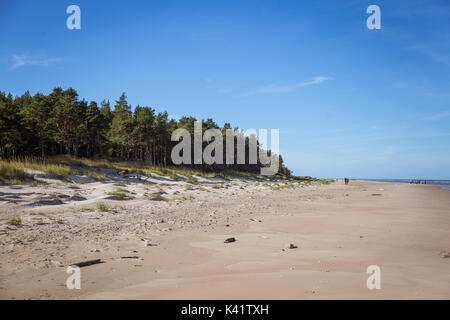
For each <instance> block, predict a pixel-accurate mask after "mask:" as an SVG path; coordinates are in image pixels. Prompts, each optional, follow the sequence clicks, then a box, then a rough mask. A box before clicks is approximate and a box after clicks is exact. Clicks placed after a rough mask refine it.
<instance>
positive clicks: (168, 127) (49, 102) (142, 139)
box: [0, 87, 290, 175]
mask: <svg viewBox="0 0 450 320" xmlns="http://www.w3.org/2000/svg"><path fill="white" fill-rule="evenodd" d="M196 121H197V119H196V118H194V117H187V116H184V117H182V118H181V119H179V120H178V121H176V120H174V119H169V116H168V113H167V112H166V111H164V112H157V111H156V110H155V109H153V108H150V107H143V106H140V105H137V106H135V107H134V109H133V108H132V106H131V105H130V104H129V103H128V101H127V97H126V94H125V93H122V95H121V96H120V98H119V100H117V101H115V104H114V106H113V107H112V108H111V105H110V102H109V101H108V100H103V101H102V102H101V103H100V105H98V104H97V103H96V102H95V101H90V102H87V101H86V100H84V99H82V100H80V99H79V97H78V93H77V92H76V91H75V90H74V89H72V88H68V89H67V90H63V89H62V88H59V87H58V88H54V89H53V91H52V92H51V93H50V94H49V95H44V94H42V93H36V94H35V95H34V96H32V95H30V93H29V92H28V91H27V92H25V93H24V94H23V95H21V96H15V97H13V95H12V94H6V93H4V92H0V159H11V158H22V157H41V158H45V157H48V156H54V155H62V154H69V155H73V156H75V157H87V158H113V159H120V160H132V161H143V162H146V163H148V164H149V165H157V166H172V165H173V163H172V162H171V159H170V158H171V157H170V155H171V150H172V147H173V146H174V145H176V144H177V142H175V141H171V134H172V132H173V131H174V130H175V129H178V128H184V129H186V130H188V131H189V132H190V133H191V134H192V135H193V133H194V123H195V122H196ZM202 123H203V126H202V129H203V132H204V131H206V130H207V129H219V130H221V132H222V134H223V135H224V140H225V132H226V130H227V129H232V128H231V125H230V123H225V125H224V126H223V127H222V128H221V127H219V126H218V125H217V124H216V123H215V122H214V120H213V119H207V120H204V121H202ZM234 130H236V131H237V130H239V128H235V129H234ZM245 145H246V157H248V148H249V139H248V137H246V138H245ZM258 147H259V144H258ZM268 153H269V154H270V150H269V151H268ZM224 155H225V152H224ZM279 157H280V170H279V172H280V173H281V174H284V175H290V171H289V170H288V169H287V168H286V167H285V166H284V164H283V160H282V157H281V156H279ZM246 160H247V159H246ZM224 163H225V160H224ZM234 163H235V164H233V165H230V164H223V165H214V166H207V165H204V164H201V165H195V164H192V165H187V166H189V167H192V168H195V169H200V170H204V171H211V170H214V171H220V170H224V169H232V170H239V171H246V172H255V173H256V172H259V170H260V168H261V166H263V165H262V164H261V163H260V162H259V161H258V163H257V164H248V163H249V162H248V161H246V162H245V163H246V164H236V161H235V162H234ZM183 166H186V165H183Z"/></svg>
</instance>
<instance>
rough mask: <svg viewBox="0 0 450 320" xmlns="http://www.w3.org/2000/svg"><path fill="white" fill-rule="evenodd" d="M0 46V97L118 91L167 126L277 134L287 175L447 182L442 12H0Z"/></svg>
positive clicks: (199, 7) (51, 7) (447, 43)
mask: <svg viewBox="0 0 450 320" xmlns="http://www.w3.org/2000/svg"><path fill="white" fill-rule="evenodd" d="M71 4H76V5H78V6H80V8H81V30H68V29H67V28H66V19H67V17H68V14H66V8H67V7H68V6H69V5H71ZM371 4H376V5H378V6H380V8H381V24H382V28H381V30H369V29H367V27H366V19H367V17H368V16H369V15H368V14H366V8H367V7H368V6H369V5H371ZM0 43H1V44H0V90H1V91H5V92H11V93H13V94H22V93H23V92H25V91H26V90H30V92H31V93H32V94H34V93H36V92H43V93H46V94H47V93H49V92H50V91H51V89H52V88H53V87H56V86H62V87H63V88H67V87H69V86H71V87H73V88H75V89H76V90H77V91H78V93H79V95H80V97H81V98H85V99H86V100H96V101H98V102H99V101H101V100H103V99H110V100H111V101H114V100H117V99H118V97H119V96H120V94H121V92H123V91H125V92H126V93H127V96H128V100H129V102H130V103H131V104H132V105H133V106H135V105H137V104H140V105H147V106H150V107H154V108H156V109H157V110H160V111H162V110H167V111H168V112H169V114H170V115H171V116H173V117H180V116H183V115H192V116H195V117H196V118H198V119H202V118H203V119H205V118H208V117H212V118H214V119H215V120H216V121H217V122H218V123H219V124H220V125H223V123H224V122H231V124H232V125H233V126H239V127H241V128H244V129H248V128H255V129H259V128H267V129H271V128H276V129H280V150H281V153H282V154H283V156H284V158H285V162H286V163H287V165H288V167H289V168H291V169H292V170H293V171H294V173H295V174H298V175H312V176H316V177H344V176H347V177H350V178H427V179H439V178H441V179H450V90H449V88H450V3H449V2H448V1H445V0H441V1H440V0H421V1H419V0H411V1H402V0H396V1H392V0H391V1H379V0H371V1H360V0H349V1H331V0H329V1H321V0H315V1H264V0H258V1H248V0H240V1H229V0H227V1H196V0H192V1H99V0H98V1H97V0H96V1H92V0H89V1H81V0H72V1H63V0H55V1H39V2H38V1H22V0H1V1H0Z"/></svg>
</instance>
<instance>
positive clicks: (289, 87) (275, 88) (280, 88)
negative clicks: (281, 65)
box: [242, 76, 329, 96]
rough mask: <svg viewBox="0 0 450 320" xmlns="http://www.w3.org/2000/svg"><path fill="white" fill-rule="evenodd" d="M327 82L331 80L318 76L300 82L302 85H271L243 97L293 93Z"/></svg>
mask: <svg viewBox="0 0 450 320" xmlns="http://www.w3.org/2000/svg"><path fill="white" fill-rule="evenodd" d="M327 80H329V78H327V77H323V76H317V77H314V78H313V79H312V80H310V81H306V82H300V83H296V84H291V85H284V86H279V85H274V84H270V85H267V86H264V87H261V88H258V89H256V90H252V91H250V92H247V93H244V94H242V95H243V96H250V95H253V94H257V93H280V92H292V91H295V90H298V89H300V88H303V87H308V86H314V85H317V84H319V83H322V82H324V81H327Z"/></svg>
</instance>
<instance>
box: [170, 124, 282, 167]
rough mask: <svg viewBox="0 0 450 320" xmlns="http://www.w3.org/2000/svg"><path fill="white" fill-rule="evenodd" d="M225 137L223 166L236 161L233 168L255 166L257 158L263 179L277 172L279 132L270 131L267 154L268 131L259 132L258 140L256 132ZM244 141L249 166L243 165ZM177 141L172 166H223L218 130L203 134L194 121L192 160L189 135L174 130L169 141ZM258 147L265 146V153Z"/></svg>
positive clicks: (249, 131)
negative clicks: (206, 143)
mask: <svg viewBox="0 0 450 320" xmlns="http://www.w3.org/2000/svg"><path fill="white" fill-rule="evenodd" d="M225 134H226V145H225V146H226V154H225V164H230V165H231V164H235V160H236V164H254V165H256V164H257V163H258V156H259V162H260V163H261V164H262V165H264V167H262V168H261V171H260V172H261V174H262V175H274V174H276V173H277V172H278V169H279V166H280V161H279V155H280V144H279V139H280V130H279V129H271V130H270V151H268V149H267V146H268V143H267V129H259V130H258V137H259V139H257V134H256V130H255V129H249V130H246V131H245V132H244V131H243V130H240V131H236V130H231V129H227V130H226V132H225ZM246 138H248V163H245V160H246ZM180 139H182V141H181V142H179V143H178V144H177V145H175V146H174V147H173V149H172V153H171V159H172V162H173V163H174V164H175V165H181V164H189V165H190V164H192V162H193V164H202V163H203V162H204V163H205V164H207V165H214V164H218V165H221V164H224V163H223V162H224V157H223V150H224V149H223V135H222V132H221V131H220V130H219V129H208V130H206V131H205V133H204V134H203V129H202V122H198V121H196V122H195V123H194V144H193V147H194V151H193V157H192V139H191V134H190V133H189V131H188V130H186V129H182V128H180V129H176V130H174V131H173V132H172V136H171V140H172V141H180ZM235 141H236V144H235ZM203 142H208V143H209V144H208V145H207V146H206V147H205V149H204V150H202V147H203ZM258 143H259V145H258ZM235 146H236V147H235ZM261 146H264V147H265V148H266V150H265V149H263V148H261ZM258 149H259V152H258ZM235 151H236V153H235ZM192 160H193V161H192Z"/></svg>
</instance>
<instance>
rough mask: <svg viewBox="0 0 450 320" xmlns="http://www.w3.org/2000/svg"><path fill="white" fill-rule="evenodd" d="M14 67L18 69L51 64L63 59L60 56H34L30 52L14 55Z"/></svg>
mask: <svg viewBox="0 0 450 320" xmlns="http://www.w3.org/2000/svg"><path fill="white" fill-rule="evenodd" d="M12 61H13V65H12V67H11V68H12V69H17V68H21V67H25V66H49V65H50V64H52V63H54V62H58V61H61V59H60V58H46V57H42V56H33V55H30V54H28V53H25V54H19V55H13V56H12Z"/></svg>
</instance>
